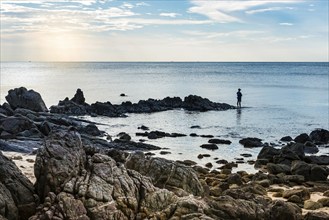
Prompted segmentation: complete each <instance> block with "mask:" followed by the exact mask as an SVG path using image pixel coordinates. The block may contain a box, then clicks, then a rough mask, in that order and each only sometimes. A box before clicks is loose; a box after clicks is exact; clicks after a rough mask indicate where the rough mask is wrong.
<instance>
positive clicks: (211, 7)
mask: <svg viewBox="0 0 329 220" xmlns="http://www.w3.org/2000/svg"><path fill="white" fill-rule="evenodd" d="M298 2H300V0H277V1H267V0H264V1H257V0H245V1H198V0H192V1H191V3H192V4H193V5H194V6H193V7H190V8H189V10H188V12H190V13H197V14H201V15H204V16H206V17H208V18H210V19H212V20H214V21H216V22H220V23H229V22H241V19H240V18H238V17H236V16H233V15H231V13H232V12H236V11H246V13H249V14H254V13H260V12H265V11H270V10H279V7H270V8H265V9H254V10H249V9H252V8H256V7H259V6H263V5H268V4H288V3H298ZM248 10H249V11H248Z"/></svg>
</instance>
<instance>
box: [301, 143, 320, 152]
mask: <svg viewBox="0 0 329 220" xmlns="http://www.w3.org/2000/svg"><path fill="white" fill-rule="evenodd" d="M304 145H305V147H304V152H305V153H307V154H316V153H318V152H319V148H318V147H317V146H316V145H315V144H313V143H312V142H310V141H306V142H305V144H304Z"/></svg>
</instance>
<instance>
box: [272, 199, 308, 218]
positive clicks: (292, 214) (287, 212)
mask: <svg viewBox="0 0 329 220" xmlns="http://www.w3.org/2000/svg"><path fill="white" fill-rule="evenodd" d="M278 219H282V220H283V219H287V220H288V219H289V220H302V219H303V217H302V209H301V208H299V207H298V206H297V205H296V204H293V203H288V202H284V201H281V200H276V201H274V202H273V205H271V207H270V218H269V220H278Z"/></svg>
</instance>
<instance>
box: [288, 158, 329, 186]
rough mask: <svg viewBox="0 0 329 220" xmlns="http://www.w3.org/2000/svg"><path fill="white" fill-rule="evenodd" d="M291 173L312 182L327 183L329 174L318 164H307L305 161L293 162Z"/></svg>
mask: <svg viewBox="0 0 329 220" xmlns="http://www.w3.org/2000/svg"><path fill="white" fill-rule="evenodd" d="M291 173H292V174H297V175H302V176H304V177H305V180H311V181H325V180H327V177H328V174H329V172H328V171H327V170H326V169H325V168H323V167H321V166H319V165H316V164H307V163H305V162H303V161H293V162H292V165H291Z"/></svg>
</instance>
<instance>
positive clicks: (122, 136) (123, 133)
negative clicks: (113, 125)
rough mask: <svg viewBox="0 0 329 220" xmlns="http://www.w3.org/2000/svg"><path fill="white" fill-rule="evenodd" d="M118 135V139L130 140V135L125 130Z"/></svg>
mask: <svg viewBox="0 0 329 220" xmlns="http://www.w3.org/2000/svg"><path fill="white" fill-rule="evenodd" d="M118 136H119V140H120V141H130V140H131V137H130V135H129V134H127V133H125V132H121V133H120V134H119V135H118Z"/></svg>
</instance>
